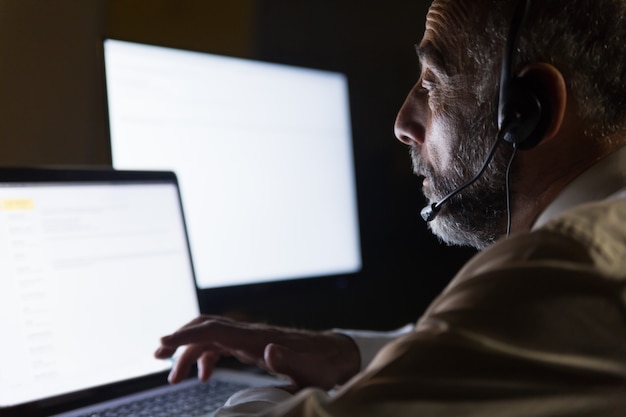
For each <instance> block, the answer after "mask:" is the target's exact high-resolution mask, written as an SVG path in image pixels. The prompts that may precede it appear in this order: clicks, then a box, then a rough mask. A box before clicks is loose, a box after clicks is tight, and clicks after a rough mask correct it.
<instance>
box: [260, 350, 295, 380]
mask: <svg viewBox="0 0 626 417" xmlns="http://www.w3.org/2000/svg"><path fill="white" fill-rule="evenodd" d="M296 355H297V353H296V352H294V351H293V350H291V349H289V348H288V347H285V346H282V345H277V344H275V343H270V344H268V345H267V346H265V351H264V352H263V359H264V360H265V363H266V365H267V367H268V368H269V370H270V371H272V372H274V373H276V374H281V375H285V376H287V377H289V378H292V376H293V372H294V369H293V366H292V364H291V363H292V358H293V356H296Z"/></svg>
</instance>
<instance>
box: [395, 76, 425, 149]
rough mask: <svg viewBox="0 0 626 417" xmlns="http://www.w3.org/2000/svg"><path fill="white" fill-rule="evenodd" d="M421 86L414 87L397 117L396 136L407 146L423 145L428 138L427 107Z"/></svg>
mask: <svg viewBox="0 0 626 417" xmlns="http://www.w3.org/2000/svg"><path fill="white" fill-rule="evenodd" d="M420 90H421V89H420V88H419V86H417V85H416V86H415V87H413V89H412V90H411V92H410V93H409V95H408V96H407V98H406V100H405V101H404V104H402V107H401V108H400V111H399V112H398V115H397V116H396V122H395V124H394V134H395V135H396V138H398V140H399V141H400V142H402V143H404V144H405V145H409V146H415V145H422V144H423V143H424V139H425V137H426V128H425V122H424V121H425V120H426V118H425V113H426V111H427V110H426V109H425V106H424V105H423V104H422V101H423V97H422V93H421V91H420Z"/></svg>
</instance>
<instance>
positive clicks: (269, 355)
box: [264, 343, 332, 389]
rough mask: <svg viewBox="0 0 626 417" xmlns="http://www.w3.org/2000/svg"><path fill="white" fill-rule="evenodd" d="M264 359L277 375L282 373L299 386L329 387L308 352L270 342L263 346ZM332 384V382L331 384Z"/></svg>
mask: <svg viewBox="0 0 626 417" xmlns="http://www.w3.org/2000/svg"><path fill="white" fill-rule="evenodd" d="M264 359H265V363H266V364H267V367H268V369H269V370H270V371H271V372H274V373H276V374H279V375H284V376H286V377H287V378H289V379H290V380H291V382H292V383H293V384H295V385H297V386H299V387H307V386H315V387H319V388H324V389H329V388H332V386H330V387H329V386H327V385H328V382H325V381H324V378H323V375H319V369H317V368H318V367H317V366H316V365H315V360H314V358H312V357H311V356H310V354H302V353H298V352H296V351H294V350H292V349H290V348H288V347H286V346H282V345H277V344H275V343H270V344H268V345H267V346H266V347H265V351H264ZM331 385H332V384H331Z"/></svg>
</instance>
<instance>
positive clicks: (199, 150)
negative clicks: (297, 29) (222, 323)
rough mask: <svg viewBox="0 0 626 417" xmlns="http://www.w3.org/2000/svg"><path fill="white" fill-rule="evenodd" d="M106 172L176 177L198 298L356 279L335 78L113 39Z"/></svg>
mask: <svg viewBox="0 0 626 417" xmlns="http://www.w3.org/2000/svg"><path fill="white" fill-rule="evenodd" d="M104 51H105V67H106V79H107V97H108V112H109V121H110V138H111V152H112V160H113V165H114V167H116V168H121V169H159V170H162V169H166V170H172V171H175V172H176V173H177V175H178V178H179V180H180V186H181V193H182V197H183V202H184V206H185V214H186V217H187V224H188V228H189V237H190V242H191V249H192V253H193V259H194V265H195V270H196V278H197V282H198V286H199V287H200V288H210V287H222V286H229V285H239V284H249V283H256V282H266V281H270V280H279V279H293V278H304V277H315V276H324V275H336V274H346V273H352V272H356V271H358V270H359V269H360V268H361V255H360V242H359V229H358V218H357V204H356V192H355V179H354V169H353V153H352V139H351V129H350V114H349V105H348V103H349V102H348V89H347V80H346V77H345V76H344V75H342V74H339V73H335V72H328V71H319V70H311V69H303V68H297V67H291V66H284V65H276V64H268V63H261V62H256V61H250V60H244V59H237V58H229V57H223V56H216V55H210V54H205V53H198V52H190V51H182V50H175V49H170V48H163V47H156V46H148V45H142V44H136V43H129V42H123V41H116V40H106V41H105V45H104Z"/></svg>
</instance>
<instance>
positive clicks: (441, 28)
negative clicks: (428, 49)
mask: <svg viewBox="0 0 626 417" xmlns="http://www.w3.org/2000/svg"><path fill="white" fill-rule="evenodd" d="M475 1H476V0H435V1H433V3H432V5H431V6H430V8H429V9H428V14H427V15H426V30H425V32H424V40H427V41H430V42H433V43H437V44H439V43H441V44H446V42H447V40H448V39H450V38H454V36H451V35H454V34H458V33H459V32H461V31H465V30H468V27H469V23H470V22H471V20H470V19H471V17H472V16H471V6H472V4H474V6H476V4H475ZM442 46H443V45H442Z"/></svg>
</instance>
